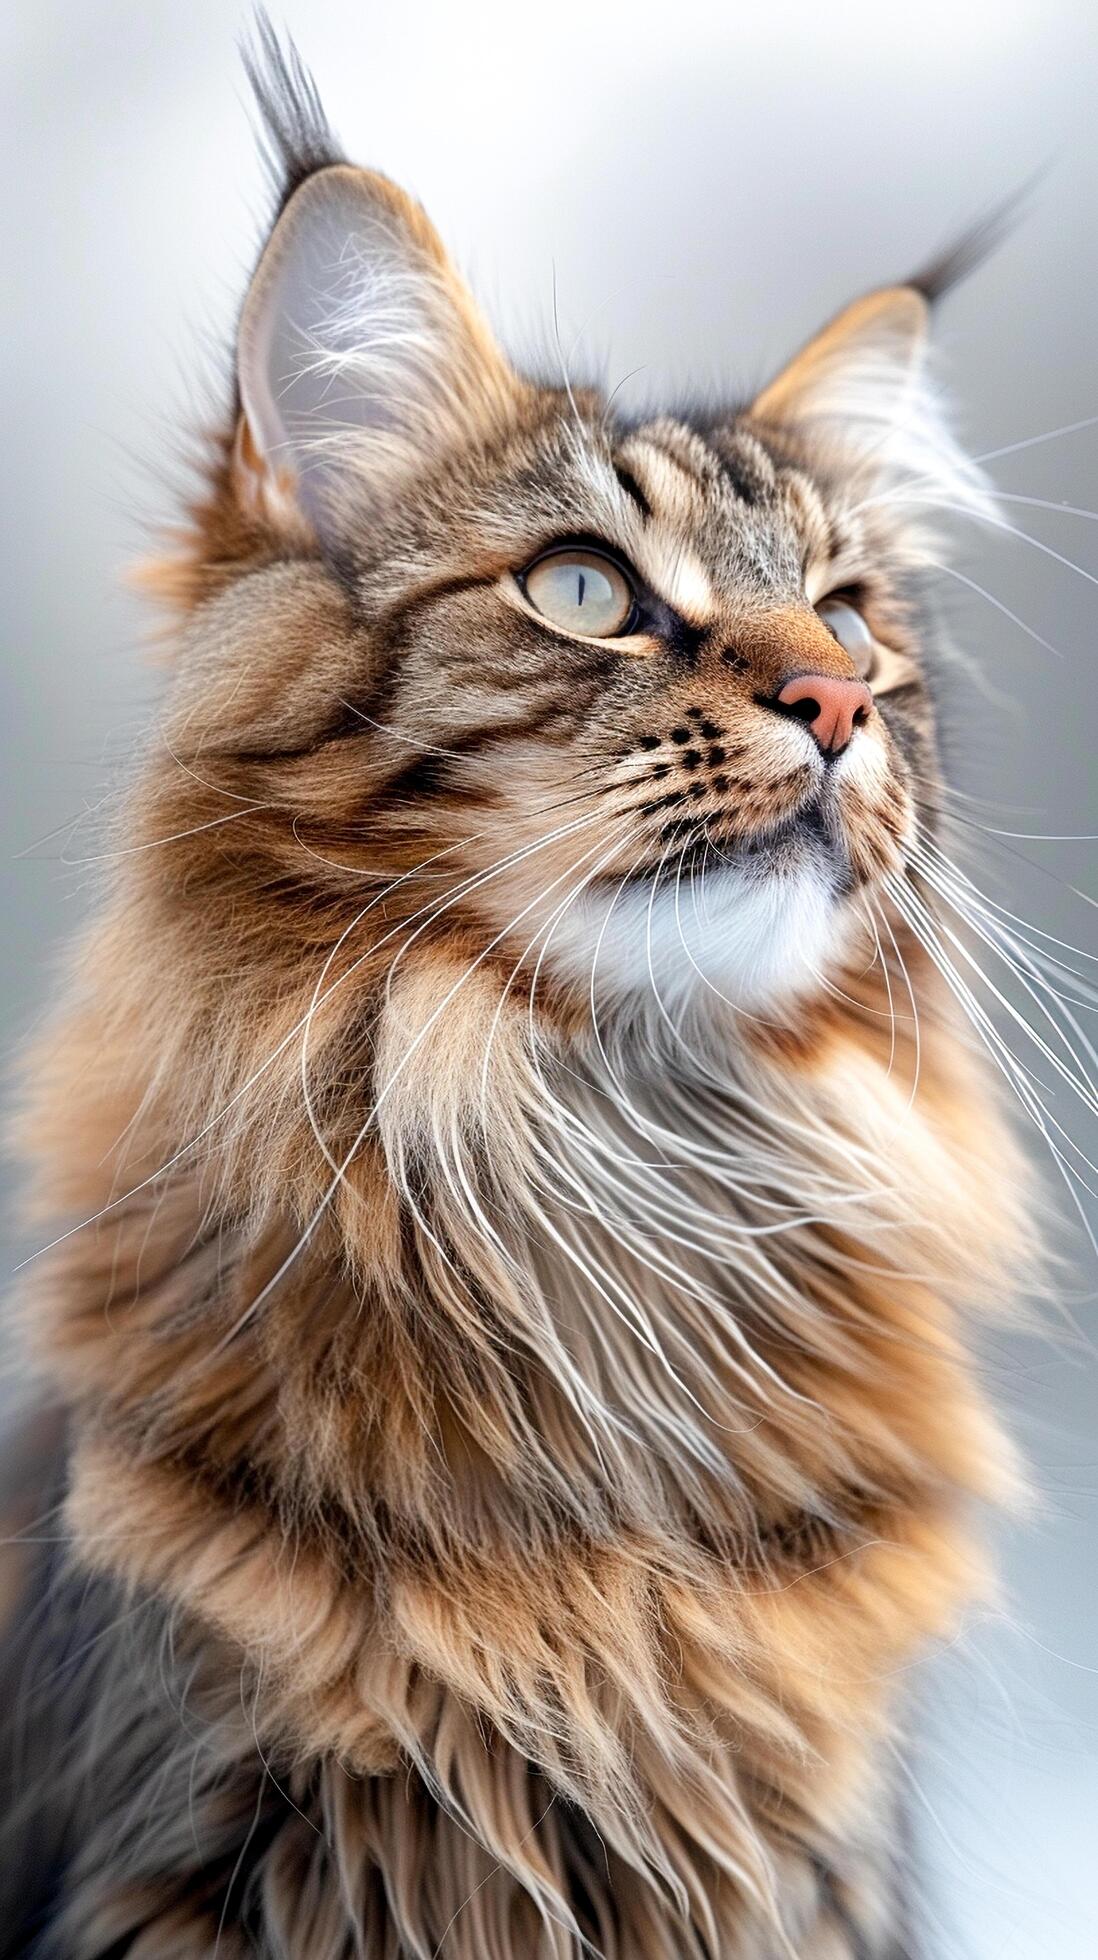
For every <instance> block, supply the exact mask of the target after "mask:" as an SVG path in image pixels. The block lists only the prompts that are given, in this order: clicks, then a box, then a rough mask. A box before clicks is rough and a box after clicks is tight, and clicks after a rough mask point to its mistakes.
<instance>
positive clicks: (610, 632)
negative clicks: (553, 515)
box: [520, 548, 634, 640]
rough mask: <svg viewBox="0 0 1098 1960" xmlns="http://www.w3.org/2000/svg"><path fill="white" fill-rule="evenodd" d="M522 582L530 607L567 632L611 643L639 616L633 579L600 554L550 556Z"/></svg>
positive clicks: (558, 553)
mask: <svg viewBox="0 0 1098 1960" xmlns="http://www.w3.org/2000/svg"><path fill="white" fill-rule="evenodd" d="M520 583H521V585H522V589H523V591H524V592H525V594H526V597H527V598H528V599H529V601H530V604H531V605H532V606H534V607H535V608H536V609H537V611H538V612H539V613H541V614H542V616H543V617H544V618H545V619H547V620H548V621H549V623H550V625H552V626H559V627H560V628H561V630H562V631H563V632H565V633H582V634H584V635H585V636H586V637H587V638H589V639H598V640H605V639H611V638H613V636H614V635H615V634H617V633H624V632H625V631H626V629H627V627H628V625H629V622H630V620H631V618H632V616H633V612H634V599H633V588H632V586H631V585H630V583H629V580H628V579H627V578H626V576H625V573H624V572H623V571H621V570H619V568H618V566H617V565H615V564H614V561H613V559H611V558H604V557H603V556H602V554H601V553H600V552H597V551H580V550H576V549H571V548H570V549H567V550H564V551H554V552H550V553H549V555H548V556H547V557H545V558H539V559H538V560H537V563H536V564H534V565H531V567H530V569H529V571H528V572H526V573H524V574H523V577H522V579H521V581H520Z"/></svg>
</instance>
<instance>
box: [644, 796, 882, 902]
mask: <svg viewBox="0 0 1098 1960" xmlns="http://www.w3.org/2000/svg"><path fill="white" fill-rule="evenodd" d="M677 828H678V832H679V834H678V835H677V836H676V835H674V834H671V835H668V834H667V833H666V832H665V839H666V841H665V844H664V848H663V850H662V851H661V853H660V855H659V857H658V858H652V859H650V860H649V861H647V862H646V863H645V864H643V865H639V866H637V867H636V868H635V869H634V871H633V873H632V882H636V883H641V884H645V885H647V886H649V887H653V886H654V887H656V888H662V887H666V886H677V885H681V884H688V883H691V882H693V881H695V880H698V879H703V878H705V877H707V876H708V875H710V874H712V873H714V872H719V871H722V870H729V869H735V870H737V871H741V872H743V873H745V874H747V875H749V876H750V875H752V874H754V875H757V876H758V877H759V878H764V877H771V876H780V875H781V874H782V873H783V872H791V871H800V870H803V868H804V866H805V864H806V862H810V861H811V862H815V863H816V865H817V866H818V867H819V869H820V870H821V871H823V872H825V873H827V874H829V875H830V878H831V880H832V881H833V882H834V883H835V884H836V886H842V885H846V884H847V883H848V882H849V876H850V854H849V850H848V847H847V843H846V839H845V837H844V834H843V829H842V825H841V824H840V822H839V818H838V813H837V811H836V810H835V808H834V806H833V804H831V802H830V801H828V802H826V803H825V800H824V798H823V797H822V796H814V797H812V798H811V800H810V801H809V802H807V803H805V804H803V805H802V806H801V808H800V809H798V810H796V811H795V812H794V813H793V814H792V815H791V816H786V817H783V818H781V819H780V820H779V821H778V822H777V823H775V824H771V825H769V826H768V827H767V828H766V829H764V830H758V831H753V832H751V833H750V835H744V834H742V833H731V834H730V833H727V832H725V831H723V830H722V827H721V825H720V823H719V821H716V822H715V821H714V820H713V819H712V818H708V819H707V818H704V817H699V818H696V819H689V818H687V819H684V820H683V821H682V823H681V824H680V825H679V826H678V827H677Z"/></svg>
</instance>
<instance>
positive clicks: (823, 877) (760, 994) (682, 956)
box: [546, 823, 857, 1018]
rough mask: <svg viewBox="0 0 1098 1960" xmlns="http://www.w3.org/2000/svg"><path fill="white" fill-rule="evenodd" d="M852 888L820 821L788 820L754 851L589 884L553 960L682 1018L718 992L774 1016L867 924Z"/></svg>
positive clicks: (836, 960)
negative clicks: (852, 901)
mask: <svg viewBox="0 0 1098 1960" xmlns="http://www.w3.org/2000/svg"><path fill="white" fill-rule="evenodd" d="M703 863H704V869H703ZM848 893H849V875H848V872H847V869H846V867H845V865H844V863H843V860H842V858H841V856H840V855H839V854H838V853H836V852H835V851H834V850H832V849H831V848H830V846H829V845H828V843H827V841H826V840H825V839H824V838H823V837H820V836H817V835H816V834H814V825H813V824H811V823H809V824H803V823H802V824H798V825H797V826H795V827H794V826H792V825H790V826H783V828H782V829H781V830H780V831H777V832H775V833H773V834H772V835H771V837H770V838H768V839H767V840H765V841H764V842H762V843H760V844H758V845H756V847H755V848H754V849H753V850H752V851H751V852H747V851H746V850H740V851H738V852H730V851H725V850H713V849H710V850H709V851H708V853H706V854H704V856H703V855H702V854H699V855H698V856H697V859H696V861H694V860H693V859H688V860H687V861H685V862H684V863H683V864H682V866H680V867H677V869H676V871H675V873H673V874H669V873H668V872H667V870H666V869H664V870H661V872H660V873H659V874H658V875H657V876H655V877H649V878H635V879H630V880H628V881H627V882H626V883H624V884H622V885H619V886H617V887H616V888H615V889H610V890H607V889H605V888H603V889H601V890H598V891H595V890H590V889H589V890H588V891H586V892H584V893H583V894H582V895H581V897H580V898H579V899H577V901H576V903H575V904H574V905H573V906H571V907H570V908H569V909H568V911H567V912H566V913H565V914H564V915H563V916H562V917H561V918H560V919H558V921H557V923H556V925H555V926H554V928H553V931H552V936H551V940H550V943H549V945H548V947H547V949H546V963H547V964H548V965H550V966H551V967H552V968H553V969H554V970H555V971H556V972H557V973H558V974H559V975H560V976H561V977H562V978H568V979H571V980H573V981H576V982H578V983H580V984H581V985H583V986H584V987H585V988H588V989H590V990H591V991H592V992H593V994H594V996H595V998H596V1000H599V999H601V1000H605V1001H606V1002H608V1003H609V1002H615V1003H619V1004H624V1003H626V1002H627V1001H628V1000H629V998H630V997H636V998H638V1000H639V999H640V998H641V997H644V998H646V999H647V1000H648V1001H650V1002H651V1001H652V1000H653V998H654V999H655V1002H656V1003H657V1007H659V1006H662V1008H663V1009H664V1010H666V1012H667V1013H668V1014H669V1015H670V1016H672V1017H674V1016H675V1015H676V1013H678V1012H681V1011H682V1010H683V1009H684V1008H685V1007H687V1006H690V1005H698V1004H701V1002H702V1001H703V1000H704V999H705V997H706V996H709V997H710V998H711V999H713V1000H714V1001H716V1002H719V1001H721V1000H723V1001H725V1002H727V1003H728V1004H729V1005H731V1006H732V1007H735V1008H738V1009H740V1010H741V1011H743V1012H745V1013H749V1014H752V1015H756V1016H759V1017H762V1018H765V1017H766V1016H767V1015H769V1014H778V1013H780V1012H781V1010H782V1009H783V1008H788V1007H789V1006H790V1005H792V1004H793V1003H794V1002H796V1001H797V1000H800V999H803V998H804V997H805V996H806V995H811V994H817V993H819V992H820V991H821V990H822V989H823V988H824V987H825V985H826V983H827V980H828V978H829V977H830V975H831V974H833V972H834V971H835V970H836V968H837V967H838V966H839V964H840V963H841V961H842V958H843V955H844V953H845V952H847V951H848V950H849V948H850V945H851V943H852V941H853V938H854V936H855V934H856V931H857V918H856V915H855V913H854V911H853V910H852V908H851V906H850V905H849V904H848V903H847V895H848Z"/></svg>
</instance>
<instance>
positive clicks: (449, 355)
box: [236, 163, 520, 549]
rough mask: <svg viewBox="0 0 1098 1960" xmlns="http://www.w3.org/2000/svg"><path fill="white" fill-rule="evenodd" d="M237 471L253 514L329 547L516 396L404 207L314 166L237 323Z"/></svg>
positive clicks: (437, 246) (356, 173) (347, 173)
mask: <svg viewBox="0 0 1098 1960" xmlns="http://www.w3.org/2000/svg"><path fill="white" fill-rule="evenodd" d="M237 374H238V383H239V391H240V401H241V410H242V424H241V428H240V431H239V433H238V438H237V455H236V462H237V468H238V471H239V472H240V473H241V475H242V476H243V477H244V478H245V479H246V480H247V481H248V483H249V485H250V488H251V492H252V494H254V495H257V496H259V497H261V498H262V500H263V501H264V503H265V506H266V508H267V511H268V513H269V514H273V515H275V516H276V517H277V516H278V515H282V516H284V517H285V518H287V519H290V518H296V519H298V520H300V519H302V518H303V519H304V520H305V521H306V522H307V523H308V524H309V525H310V526H311V527H312V528H313V529H314V530H315V531H316V533H317V534H318V535H319V536H320V538H321V540H322V542H324V543H325V544H326V545H329V546H331V547H333V548H337V549H338V547H339V545H340V542H341V531H342V529H343V527H344V526H345V525H346V524H347V523H348V522H350V521H351V513H352V511H353V512H354V514H355V518H356V520H357V521H359V522H361V519H362V517H363V515H366V516H368V515H369V513H370V510H371V509H372V508H373V509H377V508H379V507H380V506H381V505H382V504H383V503H384V501H385V500H386V497H387V494H388V493H389V492H390V491H391V490H392V488H393V485H394V482H395V481H396V480H398V479H400V480H403V479H406V478H407V477H408V476H409V475H413V474H414V473H415V472H416V471H417V469H422V468H424V467H426V466H427V465H429V464H430V463H431V462H433V461H434V460H435V459H437V458H438V456H439V455H440V454H442V453H443V452H444V451H445V449H446V447H447V446H448V445H449V444H451V443H453V442H457V441H462V440H468V439H469V438H471V437H475V436H477V435H478V434H482V433H484V432H485V431H486V430H487V429H489V428H490V427H492V426H493V425H494V424H495V422H496V420H497V419H498V418H499V417H500V416H501V415H502V414H504V413H506V410H507V407H508V405H509V404H510V405H513V403H514V400H515V398H516V395H517V392H518V390H519V386H520V384H519V382H518V381H517V379H516V377H515V376H514V374H513V372H512V370H511V369H510V368H509V367H508V365H507V363H506V361H505V360H504V358H503V356H502V354H501V353H500V352H499V350H498V349H497V347H496V346H495V343H494V342H493V340H492V338H491V335H490V333H489V332H488V329H487V327H486V326H485V324H484V322H483V321H482V319H481V317H480V315H479V313H478V311H477V308H476V305H475V303H474V301H473V299H472V296H471V295H470V293H469V292H468V290H467V289H466V287H465V286H464V284H463V282H462V281H461V279H460V277H459V276H458V274H457V273H456V271H455V270H454V268H453V266H452V265H451V263H450V261H449V259H448V258H447V255H446V253H445V251H444V249H443V247H442V244H441V242H440V240H439V238H438V236H437V234H436V233H435V231H434V229H433V227H432V226H431V224H430V223H429V222H428V220H427V218H426V216H425V214H424V212H423V211H422V210H421V208H420V206H419V205H418V204H416V203H415V202H414V201H413V200H412V199H411V198H410V197H408V196H406V195H405V193H404V192H403V191H401V190H399V189H398V188H397V187H396V185H394V184H391V183H390V182H389V181H388V180H387V179H386V178H384V177H381V176H377V175H375V174H374V173H372V172H370V171H365V170H357V169H353V168H352V167H351V166H350V165H349V164H345V163H330V164H327V165H326V166H325V167H323V168H321V169H317V170H314V171H312V172H311V174H309V175H307V176H305V178H304V180H303V181H302V182H300V183H299V184H298V185H297V187H296V188H295V189H293V190H292V192H291V194H290V196H289V197H288V199H287V200H286V202H285V204H284V206H283V209H282V212H281V215H280V216H279V218H278V220H277V222H276V224H275V226H274V229H273V231H272V233H271V236H270V238H269V240H268V242H267V245H266V247H265V249H264V252H263V255H262V257H261V259H260V262H259V266H258V268H257V271H256V273H255V277H254V279H253V280H252V284H251V288H250V290H249V292H248V296H247V299H246V301H245V304H244V310H243V313H242V316H241V322H240V332H239V340H238V351H237Z"/></svg>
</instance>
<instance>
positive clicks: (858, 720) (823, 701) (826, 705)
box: [774, 674, 873, 755]
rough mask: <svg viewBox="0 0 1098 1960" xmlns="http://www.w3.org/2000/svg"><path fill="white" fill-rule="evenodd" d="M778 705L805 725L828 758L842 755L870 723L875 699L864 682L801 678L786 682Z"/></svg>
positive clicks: (822, 676)
mask: <svg viewBox="0 0 1098 1960" xmlns="http://www.w3.org/2000/svg"><path fill="white" fill-rule="evenodd" d="M774 705H775V707H777V708H779V709H781V710H783V711H784V713H785V714H787V715H792V716H793V717H794V718H795V719H796V720H797V721H803V722H804V723H805V726H806V727H808V728H810V729H811V730H812V733H813V735H814V736H815V737H816V740H817V742H818V743H819V745H820V747H821V749H822V750H823V752H824V754H825V755H840V754H841V753H842V751H843V749H845V747H846V745H847V743H848V742H849V740H850V737H851V736H852V734H853V733H854V730H855V729H856V728H859V727H860V726H861V724H862V722H863V721H866V720H867V719H868V717H869V711H870V709H871V708H872V706H873V696H872V694H871V693H870V691H869V689H868V687H867V686H866V684H865V682H864V681H847V680H836V679H834V678H833V676H832V675H830V674H798V675H797V678H796V680H793V681H786V684H785V686H784V687H783V688H782V689H781V691H780V693H779V694H778V695H777V696H776V697H775V702H774Z"/></svg>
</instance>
